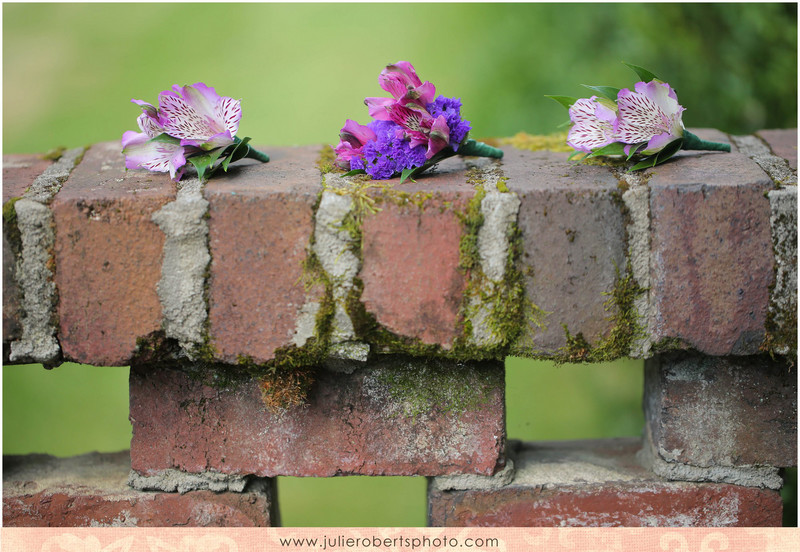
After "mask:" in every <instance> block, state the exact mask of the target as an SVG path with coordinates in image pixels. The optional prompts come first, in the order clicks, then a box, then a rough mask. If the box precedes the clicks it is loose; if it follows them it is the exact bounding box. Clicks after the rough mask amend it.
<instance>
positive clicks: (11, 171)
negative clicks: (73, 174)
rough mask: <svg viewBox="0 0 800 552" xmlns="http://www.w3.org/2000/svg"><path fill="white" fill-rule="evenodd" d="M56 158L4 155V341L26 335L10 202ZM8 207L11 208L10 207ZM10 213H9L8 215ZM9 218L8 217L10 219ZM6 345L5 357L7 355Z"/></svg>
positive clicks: (20, 194)
mask: <svg viewBox="0 0 800 552" xmlns="http://www.w3.org/2000/svg"><path fill="white" fill-rule="evenodd" d="M52 164H53V162H52V161H51V160H48V159H43V158H42V157H41V156H39V155H28V154H10V155H4V156H3V207H4V209H3V342H4V344H6V343H9V342H11V341H14V340H16V339H19V338H20V337H21V336H22V326H21V322H20V317H21V313H20V310H19V309H20V300H21V291H20V288H19V285H18V284H17V281H16V278H15V272H16V267H15V265H16V252H18V251H15V249H18V248H19V247H20V244H18V243H17V244H15V246H12V243H11V241H9V238H10V239H11V240H14V239H18V238H15V237H14V235H15V234H16V233H17V232H18V230H17V228H16V224H15V222H14V221H13V219H14V218H15V217H16V215H14V214H12V210H13V204H11V205H8V206H6V203H7V202H8V201H10V200H12V199H14V198H19V197H22V194H24V193H25V190H27V189H28V187H29V186H30V185H31V184H33V181H34V180H35V179H36V177H37V176H39V175H40V174H42V172H44V170H45V169H46V168H47V167H49V166H50V165H52ZM7 210H8V211H7ZM6 215H9V217H7V216H6ZM7 218H8V220H6V219H7ZM6 352H7V351H6V348H5V347H4V356H3V358H4V360H5V359H6Z"/></svg>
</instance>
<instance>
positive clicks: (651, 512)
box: [428, 439, 783, 527]
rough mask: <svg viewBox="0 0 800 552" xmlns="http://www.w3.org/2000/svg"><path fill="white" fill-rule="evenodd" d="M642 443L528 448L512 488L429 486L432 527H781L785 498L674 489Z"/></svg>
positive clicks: (698, 487)
mask: <svg viewBox="0 0 800 552" xmlns="http://www.w3.org/2000/svg"><path fill="white" fill-rule="evenodd" d="M639 447H640V442H639V440H638V439H609V440H602V441H575V442H563V441H562V442H552V443H526V444H525V445H524V447H523V449H522V450H521V451H519V452H518V453H517V454H516V457H515V459H514V462H515V465H516V467H517V474H516V477H515V479H514V481H512V482H511V484H510V485H508V486H507V487H503V488H500V489H491V490H489V489H487V490H467V491H441V490H437V489H436V483H435V480H434V482H433V483H432V484H431V485H430V487H429V493H428V515H429V525H432V526H445V527H462V526H495V527H498V526H499V527H565V526H570V527H589V526H591V527H596V526H602V527H608V526H627V527H642V526H690V527H707V526H715V527H718V526H722V527H730V526H738V527H741V526H743V527H753V526H780V525H781V516H782V509H783V505H782V501H781V496H780V494H779V493H778V492H777V491H771V490H766V489H759V488H752V487H742V486H737V485H729V484H718V483H683V482H668V481H664V480H662V479H659V478H657V477H656V476H654V475H652V474H650V473H649V472H648V471H646V470H645V469H644V468H642V467H641V466H639V465H638V463H637V462H636V459H635V454H636V451H637V450H638V449H639Z"/></svg>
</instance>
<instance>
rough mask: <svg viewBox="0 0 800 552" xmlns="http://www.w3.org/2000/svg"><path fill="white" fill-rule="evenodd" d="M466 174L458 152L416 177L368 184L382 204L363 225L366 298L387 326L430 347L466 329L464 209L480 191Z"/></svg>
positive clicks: (368, 307) (370, 309)
mask: <svg viewBox="0 0 800 552" xmlns="http://www.w3.org/2000/svg"><path fill="white" fill-rule="evenodd" d="M466 172H467V167H466V165H465V163H464V161H463V160H461V159H455V158H453V159H448V160H446V161H444V162H442V163H441V164H439V167H438V170H437V171H436V172H433V173H425V174H422V175H420V176H419V177H417V178H416V182H410V181H407V182H405V183H404V184H399V183H398V182H399V181H389V182H385V183H382V182H380V181H376V182H374V187H373V188H371V189H370V190H371V193H372V196H373V197H374V198H376V200H377V201H378V203H377V207H378V208H379V209H380V210H379V211H377V212H375V213H369V214H367V215H366V216H365V217H364V221H363V225H362V248H361V250H362V255H363V263H362V267H361V271H360V273H359V276H358V277H359V278H360V279H361V281H362V282H363V283H364V290H363V293H362V295H361V301H362V302H363V304H364V306H365V307H366V310H367V312H369V313H371V314H372V315H374V316H375V320H376V322H378V323H379V324H381V325H382V326H383V327H385V328H386V329H387V330H389V331H390V332H392V333H394V334H397V335H400V336H404V337H409V338H412V339H416V340H419V342H421V343H423V344H426V345H440V346H442V347H444V348H450V347H452V345H453V342H454V340H455V339H456V338H457V337H458V336H459V335H461V331H462V330H461V329H460V322H461V319H460V314H459V310H460V308H461V305H462V302H463V294H464V291H465V289H466V285H467V281H466V278H465V275H464V272H463V271H462V270H461V269H460V268H459V255H460V253H459V251H460V246H461V238H462V236H463V233H464V231H465V229H464V226H463V224H462V223H461V219H460V215H461V214H463V213H464V212H465V211H466V209H467V205H468V203H469V201H470V200H471V199H472V198H473V197H474V196H475V188H474V186H473V185H472V184H470V183H468V182H467V174H466ZM384 184H385V187H382V185H384ZM409 196H413V197H414V198H415V199H417V201H416V202H415V201H406V200H405V199H404V198H407V197H409Z"/></svg>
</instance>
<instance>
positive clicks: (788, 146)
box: [758, 128, 797, 170]
mask: <svg viewBox="0 0 800 552" xmlns="http://www.w3.org/2000/svg"><path fill="white" fill-rule="evenodd" d="M758 135H759V136H760V137H761V138H762V139H763V140H764V141H765V142H767V145H769V147H770V149H771V150H772V153H774V154H775V155H777V156H778V157H782V158H783V159H786V161H788V162H789V166H790V167H791V168H793V169H794V170H797V129H796V128H786V129H773V130H761V131H759V132H758Z"/></svg>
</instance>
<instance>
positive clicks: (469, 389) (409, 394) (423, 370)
mask: <svg viewBox="0 0 800 552" xmlns="http://www.w3.org/2000/svg"><path fill="white" fill-rule="evenodd" d="M373 377H374V378H375V380H376V381H377V382H379V383H380V384H382V385H383V386H385V387H386V390H387V392H388V395H389V398H390V399H391V400H392V402H393V403H395V404H396V405H399V406H400V411H399V412H397V413H395V414H401V415H402V416H403V417H406V418H411V419H417V418H419V417H421V416H424V415H425V414H427V413H429V412H430V411H431V409H432V408H437V409H439V410H440V411H441V412H450V413H454V414H463V413H464V412H467V411H472V410H476V409H478V408H480V407H481V406H482V405H485V404H486V403H488V402H489V400H490V397H491V393H492V392H493V391H494V390H495V389H497V387H498V386H502V385H503V380H502V378H499V377H498V371H497V369H496V368H494V367H491V366H487V365H482V364H469V365H452V366H446V365H443V364H442V363H440V362H437V361H435V360H424V361H420V360H417V359H412V360H409V361H406V362H401V363H398V365H397V366H391V367H389V368H381V369H379V370H376V371H375V373H374V376H373Z"/></svg>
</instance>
